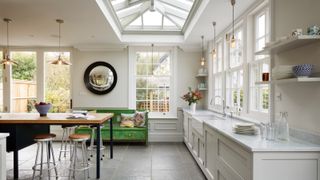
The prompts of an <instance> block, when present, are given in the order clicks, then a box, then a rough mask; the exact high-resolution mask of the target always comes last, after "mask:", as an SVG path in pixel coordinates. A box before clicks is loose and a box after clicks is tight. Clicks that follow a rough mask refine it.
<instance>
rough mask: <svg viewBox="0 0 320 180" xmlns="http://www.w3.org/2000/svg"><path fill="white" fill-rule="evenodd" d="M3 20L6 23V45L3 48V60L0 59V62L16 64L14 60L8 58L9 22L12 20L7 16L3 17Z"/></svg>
mask: <svg viewBox="0 0 320 180" xmlns="http://www.w3.org/2000/svg"><path fill="white" fill-rule="evenodd" d="M3 21H4V22H6V23H7V47H6V48H5V51H4V58H3V60H2V61H1V64H3V65H11V64H14V65H18V63H17V62H15V61H13V60H11V59H10V51H9V23H10V22H12V20H11V19H9V18H4V19H3Z"/></svg>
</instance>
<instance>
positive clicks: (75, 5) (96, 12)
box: [0, 0, 256, 46]
mask: <svg viewBox="0 0 320 180" xmlns="http://www.w3.org/2000/svg"><path fill="white" fill-rule="evenodd" d="M255 1H256V0H238V1H237V3H236V8H235V15H236V17H237V16H238V15H239V14H241V13H242V12H244V10H245V9H247V8H248V7H249V6H250V5H251V4H253V3H254V2H255ZM4 17H7V18H11V19H13V22H12V23H10V26H9V27H10V46H57V44H58V38H57V36H58V24H57V23H56V22H55V19H58V18H61V19H64V21H65V23H64V24H62V26H61V32H62V36H61V37H62V39H61V44H62V46H81V45H95V46H97V45H98V46H99V45H102V46H105V45H109V46H110V45H115V44H117V45H120V44H121V42H120V40H119V39H118V37H117V36H116V34H115V33H114V31H113V29H112V28H111V26H110V24H109V23H108V21H107V20H106V18H105V17H104V15H103V14H102V12H101V10H100V9H99V8H98V6H97V4H96V2H95V1H94V0H0V18H1V21H0V45H5V44H6V33H5V32H6V24H5V22H3V21H2V19H3V18H4ZM212 21H216V22H217V26H216V27H217V32H221V31H222V30H223V29H224V28H226V27H227V25H229V24H230V23H231V5H230V0H210V2H209V4H208V5H207V7H206V8H205V10H204V11H203V13H202V14H201V16H200V17H199V20H198V21H197V23H196V24H195V26H194V28H193V29H192V31H191V33H190V34H189V36H188V37H187V38H186V40H185V43H184V44H185V45H195V46H198V45H199V46H200V42H201V39H200V36H201V35H204V36H205V39H212V37H213V28H212V24H211V23H212ZM147 41H148V38H146V43H148V42H147ZM150 43H151V42H150ZM152 43H155V42H152ZM168 43H170V42H168ZM168 43H167V44H168Z"/></svg>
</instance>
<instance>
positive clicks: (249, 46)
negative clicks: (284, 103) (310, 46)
mask: <svg viewBox="0 0 320 180" xmlns="http://www.w3.org/2000/svg"><path fill="white" fill-rule="evenodd" d="M270 9H271V7H270V2H269V0H266V1H263V2H260V3H257V4H255V5H254V6H252V8H250V9H249V10H247V11H246V12H245V13H244V14H243V15H241V16H240V17H239V18H238V19H236V21H235V23H236V25H235V34H236V32H237V31H238V30H239V28H241V29H242V31H243V33H242V38H243V39H242V64H239V65H237V66H230V65H232V64H230V61H231V57H230V42H229V40H228V39H230V36H231V35H232V26H231V25H230V26H229V27H228V28H227V29H225V30H224V31H222V32H221V33H220V34H219V35H218V36H217V39H218V41H219V38H220V39H222V42H223V44H224V46H223V47H224V53H223V54H224V61H223V70H222V74H223V75H222V76H223V80H222V81H223V82H222V84H223V87H222V89H223V93H224V94H223V99H224V100H226V104H227V105H226V106H225V107H226V113H227V114H230V112H231V111H235V109H233V108H230V107H229V108H228V105H230V101H231V100H230V99H232V93H231V92H232V91H231V90H230V89H232V88H231V86H230V85H231V78H230V76H231V75H232V73H233V72H235V71H239V70H243V87H242V89H243V107H242V108H243V109H242V110H241V112H240V113H238V114H236V115H235V116H236V117H237V118H239V119H243V120H247V121H252V122H257V123H259V122H267V121H268V120H269V118H270V114H271V108H270V106H271V102H270V97H271V87H270V88H269V110H268V113H261V112H257V111H252V108H251V89H250V88H251V87H252V86H251V83H252V80H251V79H252V78H253V76H252V75H251V68H252V64H253V63H254V64H256V63H263V62H268V63H269V72H270V65H271V63H270V62H271V61H270V57H264V58H261V59H260V60H259V61H257V60H256V56H255V51H256V43H255V40H256V38H255V37H256V33H257V32H256V22H255V19H256V17H257V16H258V17H259V15H261V14H263V13H264V12H266V21H267V24H266V27H265V28H266V36H267V37H266V38H267V40H266V42H268V41H269V40H270V38H271V23H270V22H271V17H270V16H271V12H270ZM218 41H216V43H217V42H218ZM212 43H214V42H212ZM214 66H215V63H212V66H211V67H210V69H211V73H210V75H211V77H209V78H210V79H209V81H210V83H211V86H210V88H211V89H210V90H209V92H210V94H209V97H208V102H210V105H209V106H208V109H209V110H212V111H215V112H219V113H221V112H222V106H220V107H219V106H215V102H214V100H215V79H216V77H215V76H216V75H218V76H219V75H220V74H217V73H215V68H216V67H214ZM261 66H262V65H261ZM219 73H220V72H219ZM256 77H257V76H256ZM268 86H271V85H268ZM227 97H228V98H227ZM228 100H229V102H227V101H228Z"/></svg>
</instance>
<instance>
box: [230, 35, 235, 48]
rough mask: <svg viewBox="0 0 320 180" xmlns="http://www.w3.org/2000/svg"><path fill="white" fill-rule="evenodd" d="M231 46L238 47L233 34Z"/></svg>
mask: <svg viewBox="0 0 320 180" xmlns="http://www.w3.org/2000/svg"><path fill="white" fill-rule="evenodd" d="M230 47H231V48H235V47H236V38H235V37H234V35H232V38H231V40H230Z"/></svg>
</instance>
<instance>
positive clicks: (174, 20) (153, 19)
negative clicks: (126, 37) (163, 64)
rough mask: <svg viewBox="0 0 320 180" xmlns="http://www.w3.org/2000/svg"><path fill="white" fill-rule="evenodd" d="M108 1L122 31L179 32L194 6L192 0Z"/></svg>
mask: <svg viewBox="0 0 320 180" xmlns="http://www.w3.org/2000/svg"><path fill="white" fill-rule="evenodd" d="M108 1H110V2H111V3H110V4H111V5H112V8H113V10H114V12H115V16H116V17H117V19H118V22H120V25H121V26H122V27H121V28H122V30H123V31H130V30H139V29H141V30H150V31H181V30H182V28H183V27H184V26H185V22H186V21H187V19H188V18H190V16H189V13H190V11H191V9H192V8H193V6H194V4H195V1H194V0H108ZM137 28H138V29H137Z"/></svg>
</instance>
